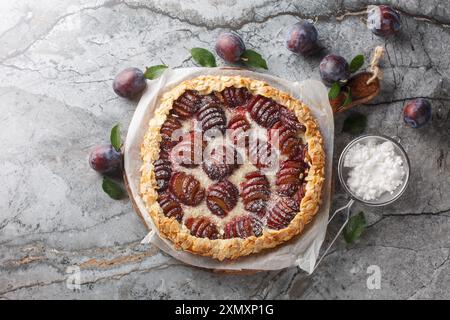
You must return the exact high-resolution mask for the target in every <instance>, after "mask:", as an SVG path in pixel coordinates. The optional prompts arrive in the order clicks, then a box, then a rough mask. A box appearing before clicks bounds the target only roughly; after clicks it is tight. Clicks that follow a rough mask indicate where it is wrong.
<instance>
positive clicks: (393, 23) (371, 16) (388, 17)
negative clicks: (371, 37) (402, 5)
mask: <svg viewBox="0 0 450 320" xmlns="http://www.w3.org/2000/svg"><path fill="white" fill-rule="evenodd" d="M401 26H402V22H401V20H400V15H399V14H398V12H397V11H395V10H394V9H392V8H391V7H389V6H385V5H380V6H369V8H368V11H367V27H368V28H369V29H370V31H372V32H373V33H374V34H375V35H377V36H380V37H389V36H392V35H394V34H396V33H397V32H398V31H399V30H400V28H401Z"/></svg>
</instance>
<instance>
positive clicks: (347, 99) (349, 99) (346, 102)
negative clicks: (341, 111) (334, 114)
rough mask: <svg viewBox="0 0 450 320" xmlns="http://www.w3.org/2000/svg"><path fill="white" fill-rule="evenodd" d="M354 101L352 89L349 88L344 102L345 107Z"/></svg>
mask: <svg viewBox="0 0 450 320" xmlns="http://www.w3.org/2000/svg"><path fill="white" fill-rule="evenodd" d="M351 102H352V89H350V88H348V91H347V92H346V93H345V100H344V102H343V103H342V106H343V107H346V106H348V105H349V104H350V103H351Z"/></svg>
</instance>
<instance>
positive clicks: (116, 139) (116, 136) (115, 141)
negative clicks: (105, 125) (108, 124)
mask: <svg viewBox="0 0 450 320" xmlns="http://www.w3.org/2000/svg"><path fill="white" fill-rule="evenodd" d="M110 140H111V145H112V146H113V147H114V149H116V151H118V152H120V147H121V146H122V140H121V139H120V124H116V125H115V126H114V127H113V128H112V129H111V135H110Z"/></svg>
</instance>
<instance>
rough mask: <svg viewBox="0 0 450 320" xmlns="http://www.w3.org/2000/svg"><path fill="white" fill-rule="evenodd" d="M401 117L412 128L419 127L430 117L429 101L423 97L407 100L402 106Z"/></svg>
mask: <svg viewBox="0 0 450 320" xmlns="http://www.w3.org/2000/svg"><path fill="white" fill-rule="evenodd" d="M403 119H404V120H405V123H406V124H408V125H409V126H411V127H412V128H419V127H421V126H423V125H424V124H425V123H427V122H428V121H429V120H430V119H431V103H430V102H429V101H428V100H426V99H423V98H418V99H414V100H411V101H408V102H407V103H406V104H405V107H404V108H403Z"/></svg>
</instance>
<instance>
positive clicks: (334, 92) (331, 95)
mask: <svg viewBox="0 0 450 320" xmlns="http://www.w3.org/2000/svg"><path fill="white" fill-rule="evenodd" d="M339 93H341V85H340V84H339V82H335V83H333V84H332V86H331V88H330V91H328V99H330V100H332V99H336V98H337V97H338V95H339Z"/></svg>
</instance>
